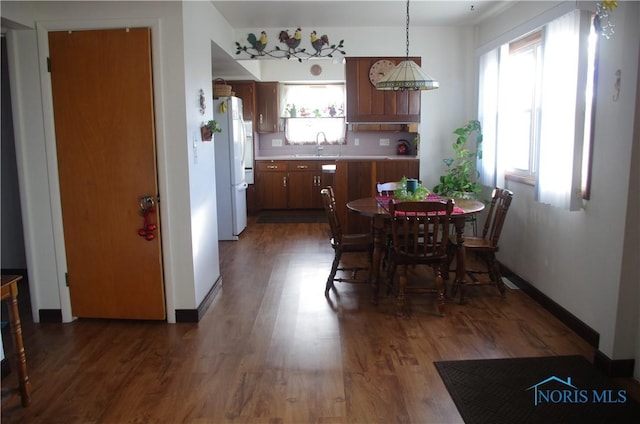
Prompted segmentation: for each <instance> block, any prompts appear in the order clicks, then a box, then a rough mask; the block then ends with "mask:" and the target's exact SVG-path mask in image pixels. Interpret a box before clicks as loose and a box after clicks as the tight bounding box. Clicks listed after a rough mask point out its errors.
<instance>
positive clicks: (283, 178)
mask: <svg viewBox="0 0 640 424" xmlns="http://www.w3.org/2000/svg"><path fill="white" fill-rule="evenodd" d="M286 186H287V177H286V176H284V177H282V187H286Z"/></svg>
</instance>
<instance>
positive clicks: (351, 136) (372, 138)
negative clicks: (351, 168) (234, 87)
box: [255, 131, 416, 157]
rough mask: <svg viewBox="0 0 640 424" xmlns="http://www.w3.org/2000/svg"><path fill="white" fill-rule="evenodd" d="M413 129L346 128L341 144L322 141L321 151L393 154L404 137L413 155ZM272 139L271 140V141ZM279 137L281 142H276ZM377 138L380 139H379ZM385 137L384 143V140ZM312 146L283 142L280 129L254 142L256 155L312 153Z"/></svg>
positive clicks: (328, 153) (331, 153) (350, 154)
mask: <svg viewBox="0 0 640 424" xmlns="http://www.w3.org/2000/svg"><path fill="white" fill-rule="evenodd" d="M415 136H416V134H415V133H409V132H391V131H375V132H374V131H366V132H365V131H359V132H352V131H347V136H346V138H347V142H346V144H342V145H336V144H331V145H323V151H322V154H325V155H337V154H340V155H343V156H394V155H397V148H398V140H403V139H404V140H407V141H408V142H409V145H410V146H411V151H410V154H411V155H415V150H414V147H413V143H412V141H413V139H414V137H415ZM274 140H275V142H274ZM279 140H280V141H281V142H279ZM381 140H383V141H382V142H381ZM384 140H388V141H389V144H388V145H381V144H384ZM315 151H316V146H315V145H312V144H306V145H287V144H285V141H284V132H279V133H269V134H260V136H259V139H258V144H257V146H256V152H255V155H256V157H269V156H283V155H295V154H307V153H315Z"/></svg>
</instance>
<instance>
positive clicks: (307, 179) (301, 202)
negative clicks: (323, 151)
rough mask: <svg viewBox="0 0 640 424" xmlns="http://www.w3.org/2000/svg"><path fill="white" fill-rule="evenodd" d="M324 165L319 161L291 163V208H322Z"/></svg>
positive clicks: (289, 203)
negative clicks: (321, 194) (321, 191)
mask: <svg viewBox="0 0 640 424" xmlns="http://www.w3.org/2000/svg"><path fill="white" fill-rule="evenodd" d="M321 185H322V167H321V164H320V162H319V161H306V162H301V161H295V162H290V163H289V193H288V195H289V202H288V207H289V209H320V208H322V207H323V204H322V197H320V190H321V189H322V187H321Z"/></svg>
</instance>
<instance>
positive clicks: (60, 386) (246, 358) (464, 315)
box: [2, 217, 593, 424]
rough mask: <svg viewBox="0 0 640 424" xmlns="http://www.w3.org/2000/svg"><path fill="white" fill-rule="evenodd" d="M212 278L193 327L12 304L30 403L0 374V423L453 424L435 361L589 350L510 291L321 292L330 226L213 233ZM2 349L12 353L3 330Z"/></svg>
mask: <svg viewBox="0 0 640 424" xmlns="http://www.w3.org/2000/svg"><path fill="white" fill-rule="evenodd" d="M220 252H221V263H222V276H223V285H222V288H221V290H220V291H219V293H218V294H217V296H216V298H215V299H214V300H213V302H212V304H211V306H210V308H209V310H208V311H207V312H206V314H205V315H204V317H203V319H202V320H201V321H200V322H199V323H197V324H166V323H163V322H137V321H109V320H84V319H82V320H77V321H75V322H73V323H69V324H34V323H32V322H31V319H30V316H23V321H24V342H25V348H26V354H27V360H28V371H29V377H30V380H31V383H32V387H33V390H32V404H31V406H29V407H27V408H22V407H21V406H20V402H19V399H18V398H17V397H15V396H12V395H11V394H12V393H13V391H14V390H15V389H16V387H17V382H16V375H15V373H11V374H10V375H8V376H7V377H5V378H4V379H3V380H2V391H3V404H2V422H3V423H66V424H68V423H183V422H184V423H231V422H233V423H391V422H403V423H458V422H462V420H461V417H460V415H459V414H458V411H457V409H456V407H455V405H454V404H453V401H452V400H451V398H450V396H449V394H448V393H447V390H446V389H445V386H444V384H443V383H442V381H441V379H440V377H439V375H438V373H437V371H436V369H435V367H434V365H433V362H434V361H437V360H455V359H481V358H501V357H525V356H547V355H567V354H581V355H584V356H585V357H587V358H588V359H589V360H591V359H592V356H593V348H592V347H591V346H589V345H588V344H587V343H586V342H585V341H583V340H582V339H581V338H580V337H578V336H577V335H576V334H575V333H573V332H572V331H571V330H569V329H568V328H567V327H566V326H565V325H563V324H562V323H561V322H559V321H558V320H557V319H555V318H554V317H553V316H551V315H550V314H549V313H548V312H546V311H545V310H544V309H543V308H542V307H540V306H539V305H538V304H537V303H535V302H533V301H532V300H531V299H530V298H529V297H527V296H526V295H525V294H524V293H522V292H520V291H519V290H507V296H506V298H505V299H502V298H501V297H500V296H499V293H498V291H497V290H496V289H495V288H493V287H482V288H471V289H469V290H468V296H469V302H468V304H466V305H459V304H458V303H457V302H456V301H454V300H451V299H448V301H447V315H446V316H445V317H444V318H441V317H439V315H438V313H437V308H436V305H435V298H434V297H433V296H429V295H424V296H416V297H411V298H410V299H409V314H408V316H406V317H403V318H398V317H396V316H395V313H394V312H395V306H394V300H393V298H392V297H385V296H384V294H383V296H382V297H381V300H380V302H379V304H378V305H377V306H375V305H373V304H372V303H371V301H370V289H369V287H368V286H366V285H347V284H340V283H337V284H336V285H337V290H336V291H334V292H331V293H330V297H329V298H325V296H324V295H323V293H324V287H325V281H326V278H327V275H328V273H329V269H330V265H331V261H332V259H333V252H332V250H331V247H330V245H329V241H328V225H327V224H319V223H318V224H257V223H256V222H255V217H250V224H249V227H248V228H247V229H246V230H245V232H244V233H243V234H242V237H241V239H240V240H239V241H237V242H221V243H220ZM5 347H6V348H7V354H8V357H9V358H12V356H11V355H12V352H11V342H10V340H7V339H6V338H5Z"/></svg>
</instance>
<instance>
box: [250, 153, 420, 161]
mask: <svg viewBox="0 0 640 424" xmlns="http://www.w3.org/2000/svg"><path fill="white" fill-rule="evenodd" d="M408 159H418V158H417V157H416V156H403V155H390V156H359V155H341V156H338V155H320V156H317V155H305V154H298V155H279V156H257V157H256V158H255V160H323V161H340V160H408Z"/></svg>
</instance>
